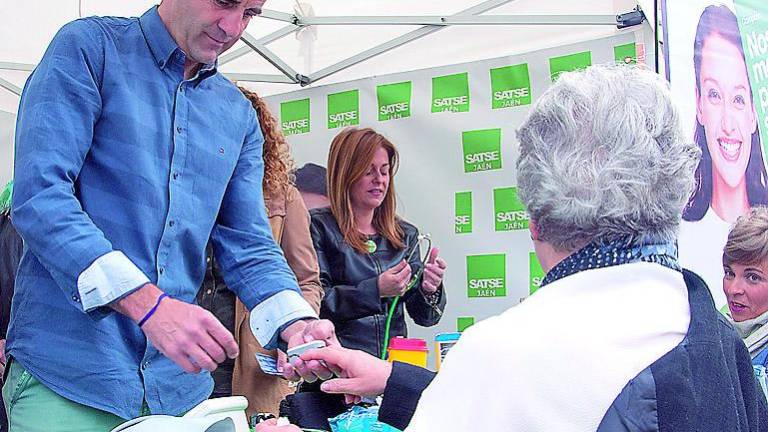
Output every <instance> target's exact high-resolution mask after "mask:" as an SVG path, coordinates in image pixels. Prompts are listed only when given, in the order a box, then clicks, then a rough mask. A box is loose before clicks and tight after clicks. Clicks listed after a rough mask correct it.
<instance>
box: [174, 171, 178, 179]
mask: <svg viewBox="0 0 768 432" xmlns="http://www.w3.org/2000/svg"><path fill="white" fill-rule="evenodd" d="M177 178H179V173H177V172H175V173H173V179H174V180H176V179H177Z"/></svg>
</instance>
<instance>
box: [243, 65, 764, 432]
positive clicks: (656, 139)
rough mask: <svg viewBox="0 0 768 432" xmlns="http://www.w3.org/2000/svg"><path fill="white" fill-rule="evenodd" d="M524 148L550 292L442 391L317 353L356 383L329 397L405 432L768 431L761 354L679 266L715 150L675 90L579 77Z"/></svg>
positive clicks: (632, 73) (537, 117)
mask: <svg viewBox="0 0 768 432" xmlns="http://www.w3.org/2000/svg"><path fill="white" fill-rule="evenodd" d="M517 137H518V141H519V142H520V153H519V157H518V160H517V166H516V168H517V187H518V193H519V196H520V199H521V201H522V202H523V204H524V205H525V207H526V209H527V211H528V213H529V215H530V221H531V222H530V234H531V237H532V239H533V244H534V249H535V251H536V256H537V257H538V259H539V261H540V262H541V265H542V268H543V269H544V271H545V272H546V276H545V278H544V281H543V283H542V285H541V288H540V289H539V290H537V291H536V292H535V293H534V294H533V295H531V296H530V297H529V298H528V299H527V300H526V301H525V302H523V303H521V304H519V305H517V306H515V307H513V308H511V309H509V310H507V311H506V312H504V313H502V314H501V315H498V316H495V317H492V318H488V319H486V320H484V321H481V322H479V323H477V324H475V325H474V326H472V327H471V328H469V329H467V330H465V332H464V334H463V335H462V337H461V339H460V340H459V341H458V343H457V344H456V345H455V346H454V347H453V348H452V349H451V351H450V352H449V353H448V355H447V356H446V358H445V361H444V363H442V365H441V368H440V372H439V373H438V374H437V375H436V376H434V374H432V373H431V372H429V371H426V370H425V369H420V368H418V367H415V366H411V365H406V364H403V363H397V362H395V363H394V364H390V363H387V362H384V361H381V360H378V359H376V358H373V357H371V356H370V355H368V354H366V353H363V352H361V351H355V350H348V349H344V348H326V349H322V350H315V351H310V352H308V353H306V354H304V355H303V356H302V357H303V358H304V360H305V361H307V360H310V359H312V360H323V361H325V362H326V363H327V364H328V365H329V367H331V368H332V369H338V370H339V372H340V376H341V377H342V378H338V379H332V380H330V381H326V382H324V383H323V384H322V387H321V388H322V389H323V390H325V391H328V392H334V393H335V392H339V393H345V394H348V395H357V396H371V395H379V394H382V393H383V403H382V405H381V407H380V410H379V420H381V421H384V422H387V423H389V424H390V425H392V426H395V427H397V428H399V429H402V430H405V431H406V432H422V431H425V432H426V431H457V432H458V431H470V430H478V431H480V430H481V431H486V432H488V431H584V432H586V431H598V432H608V431H610V432H617V431H619V432H620V431H659V430H675V431H694V430H695V431H711V432H720V431H759V430H765V429H766V428H768V407H766V401H765V397H764V395H763V394H762V392H761V391H760V389H759V387H758V384H757V382H756V380H755V378H754V374H753V371H752V367H751V365H750V362H749V353H748V352H747V349H746V347H745V346H744V344H743V343H742V341H741V338H739V336H738V334H736V332H735V331H734V329H733V328H732V327H731V326H730V325H728V323H727V322H726V321H725V320H723V319H722V316H720V314H719V313H718V312H717V311H716V310H715V308H714V306H713V300H712V296H711V294H710V291H709V289H708V287H707V286H706V285H705V284H704V282H703V281H702V280H701V278H699V277H698V276H697V275H696V274H694V273H691V272H689V271H687V270H683V269H681V267H680V265H679V264H678V259H677V248H676V245H675V242H676V237H677V231H678V228H679V225H680V222H681V214H682V210H683V207H684V206H685V203H686V202H687V200H688V197H689V196H690V193H691V191H692V189H693V186H694V177H693V173H694V170H695V168H696V164H697V163H698V160H699V156H700V150H699V148H698V146H696V145H695V144H694V143H693V142H691V141H690V140H687V139H686V138H685V135H684V134H683V131H682V129H681V127H680V123H679V116H678V114H677V112H676V110H675V107H674V106H673V104H672V100H671V98H670V94H669V91H668V88H667V85H666V82H664V81H663V80H662V78H661V77H659V76H658V75H656V74H654V73H652V72H650V71H644V70H641V69H638V68H634V67H628V66H592V67H590V68H587V69H585V70H583V71H579V72H568V73H564V74H562V75H560V77H559V78H558V80H557V81H556V82H555V83H554V84H553V85H552V87H550V88H549V89H548V90H547V91H546V92H544V94H542V96H541V97H540V98H539V100H538V101H537V102H536V103H535V104H534V105H533V107H532V108H531V111H530V113H529V114H528V117H527V118H526V119H525V120H524V122H523V124H522V125H521V126H520V128H519V130H518V133H517ZM638 167H642V169H638ZM275 428H276V426H275V425H265V426H263V427H261V428H258V429H257V431H259V432H264V431H269V430H278V429H275ZM284 430H285V431H291V430H293V431H295V430H296V429H295V428H294V429H291V427H290V426H286V427H284Z"/></svg>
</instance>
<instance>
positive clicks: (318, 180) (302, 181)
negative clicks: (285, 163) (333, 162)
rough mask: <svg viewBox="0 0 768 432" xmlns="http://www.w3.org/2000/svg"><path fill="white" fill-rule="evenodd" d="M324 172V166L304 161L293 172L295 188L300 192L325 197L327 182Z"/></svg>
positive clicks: (325, 171)
mask: <svg viewBox="0 0 768 432" xmlns="http://www.w3.org/2000/svg"><path fill="white" fill-rule="evenodd" d="M326 173H327V170H326V169H325V167H324V166H320V165H317V164H314V163H312V162H309V163H306V164H304V166H302V167H301V168H299V169H297V170H296V172H295V173H294V175H295V177H296V188H297V189H298V190H299V191H300V192H309V193H314V194H318V195H323V196H326V197H327V196H328V184H327V182H326Z"/></svg>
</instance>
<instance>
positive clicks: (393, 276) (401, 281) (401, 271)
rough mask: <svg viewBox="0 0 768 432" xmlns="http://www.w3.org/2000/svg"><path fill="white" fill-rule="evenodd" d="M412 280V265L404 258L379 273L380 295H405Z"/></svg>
mask: <svg viewBox="0 0 768 432" xmlns="http://www.w3.org/2000/svg"><path fill="white" fill-rule="evenodd" d="M410 281H411V266H410V265H408V262H407V261H406V260H402V261H400V262H399V263H397V264H396V265H395V266H394V267H392V268H390V269H389V270H387V271H385V272H384V273H382V274H380V275H379V280H378V282H379V296H380V297H382V298H384V297H395V296H399V295H403V293H405V290H406V288H408V282H410Z"/></svg>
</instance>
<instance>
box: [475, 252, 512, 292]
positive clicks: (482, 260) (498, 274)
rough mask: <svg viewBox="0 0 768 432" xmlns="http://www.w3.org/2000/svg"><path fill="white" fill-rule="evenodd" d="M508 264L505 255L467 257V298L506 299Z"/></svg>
mask: <svg viewBox="0 0 768 432" xmlns="http://www.w3.org/2000/svg"><path fill="white" fill-rule="evenodd" d="M506 262H507V257H506V255H505V254H490V255H470V256H467V296H468V297H505V296H506V295H507V265H506Z"/></svg>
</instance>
